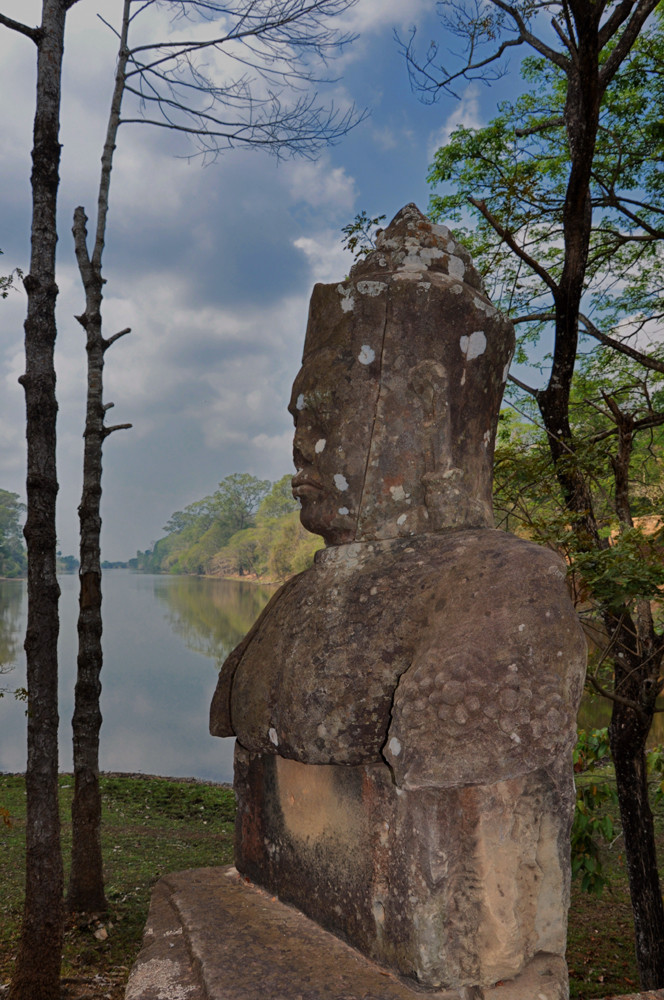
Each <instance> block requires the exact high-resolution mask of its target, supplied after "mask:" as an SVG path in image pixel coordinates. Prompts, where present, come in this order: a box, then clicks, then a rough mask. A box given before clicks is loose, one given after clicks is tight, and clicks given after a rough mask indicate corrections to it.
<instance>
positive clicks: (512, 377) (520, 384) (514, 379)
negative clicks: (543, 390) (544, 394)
mask: <svg viewBox="0 0 664 1000" xmlns="http://www.w3.org/2000/svg"><path fill="white" fill-rule="evenodd" d="M507 377H508V379H509V380H510V382H513V383H514V385H516V386H518V387H519V389H521V391H522V392H527V393H528V394H529V395H530V396H533V397H534V398H535V399H537V389H533V388H532V387H531V386H529V385H526V383H525V382H522V381H521V379H518V378H517V377H516V375H508V376H507Z"/></svg>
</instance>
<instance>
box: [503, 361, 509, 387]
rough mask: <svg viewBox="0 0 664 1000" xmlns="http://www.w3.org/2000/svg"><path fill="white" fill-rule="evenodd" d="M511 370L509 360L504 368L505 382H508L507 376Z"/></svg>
mask: <svg viewBox="0 0 664 1000" xmlns="http://www.w3.org/2000/svg"><path fill="white" fill-rule="evenodd" d="M509 371H510V363H509V361H508V362H507V364H506V365H505V367H504V368H503V382H507V376H508V375H509Z"/></svg>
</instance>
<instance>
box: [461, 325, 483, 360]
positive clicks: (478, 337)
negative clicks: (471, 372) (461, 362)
mask: <svg viewBox="0 0 664 1000" xmlns="http://www.w3.org/2000/svg"><path fill="white" fill-rule="evenodd" d="M459 347H460V348H461V353H462V354H465V356H466V361H473V360H474V359H475V358H479V356H480V355H481V354H484V352H485V351H486V335H485V334H484V332H483V331H482V330H475V332H474V333H471V334H470V336H468V337H466V336H464V337H460V338H459Z"/></svg>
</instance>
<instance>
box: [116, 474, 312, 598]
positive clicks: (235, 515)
mask: <svg viewBox="0 0 664 1000" xmlns="http://www.w3.org/2000/svg"><path fill="white" fill-rule="evenodd" d="M290 483H291V477H290V475H286V476H282V478H281V479H279V480H278V481H277V482H276V483H271V482H270V481H269V480H267V479H256V477H255V476H250V475H248V474H247V473H233V475H231V476H227V477H226V478H225V479H224V480H222V482H221V483H219V488H218V489H217V490H215V492H214V493H213V494H211V496H207V497H204V498H203V499H202V500H198V501H196V502H195V503H192V504H189V506H188V507H185V509H184V510H182V511H176V512H175V513H174V514H173V515H172V516H171V518H170V520H169V521H168V524H166V525H164V531H166V532H167V534H166V536H165V537H164V538H160V539H159V541H158V542H156V543H155V546H154V548H153V549H151V550H147V551H146V552H138V553H137V556H136V559H132V560H130V563H129V565H130V567H131V568H132V569H137V570H139V571H140V572H144V573H192V574H200V575H206V576H226V577H228V576H230V577H233V576H251V577H258V578H263V579H266V580H284V579H286V578H287V577H289V576H292V574H293V573H299V572H301V571H302V570H304V569H306V568H307V567H308V566H310V565H311V562H312V560H313V556H314V553H315V552H316V550H317V549H319V548H321V547H322V546H323V539H322V538H320V537H319V536H318V535H312V534H310V533H309V532H308V531H305V529H304V528H303V527H302V526H301V524H300V518H299V505H298V503H297V501H296V500H294V499H293V496H292V493H291V485H290Z"/></svg>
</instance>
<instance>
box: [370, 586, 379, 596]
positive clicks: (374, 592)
mask: <svg viewBox="0 0 664 1000" xmlns="http://www.w3.org/2000/svg"><path fill="white" fill-rule="evenodd" d="M369 593H370V594H371V596H372V597H375V596H376V594H377V593H378V587H372V588H371V590H370V591H369Z"/></svg>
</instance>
